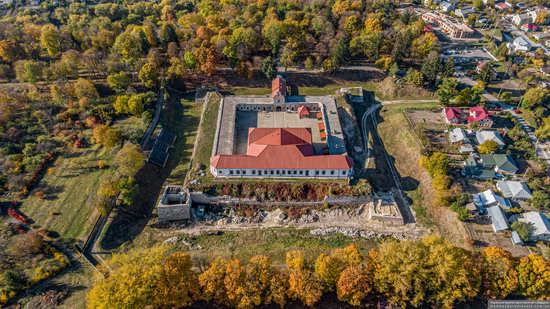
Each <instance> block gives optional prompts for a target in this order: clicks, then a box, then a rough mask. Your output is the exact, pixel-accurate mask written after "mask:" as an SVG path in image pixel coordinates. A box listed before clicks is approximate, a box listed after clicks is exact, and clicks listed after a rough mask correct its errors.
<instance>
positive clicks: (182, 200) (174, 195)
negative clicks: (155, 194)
mask: <svg viewBox="0 0 550 309" xmlns="http://www.w3.org/2000/svg"><path fill="white" fill-rule="evenodd" d="M191 204H192V199H191V195H190V194H189V191H188V190H187V189H186V188H184V187H181V186H167V187H166V189H165V190H164V193H163V194H162V197H161V198H160V201H159V203H158V205H157V214H158V220H159V222H166V221H176V220H190V219H191Z"/></svg>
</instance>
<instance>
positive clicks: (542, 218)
mask: <svg viewBox="0 0 550 309" xmlns="http://www.w3.org/2000/svg"><path fill="white" fill-rule="evenodd" d="M518 221H520V222H525V223H528V224H530V225H531V226H532V227H533V230H532V231H531V235H530V237H529V238H530V239H531V240H533V241H539V240H545V241H550V222H549V221H548V218H547V217H546V215H544V214H543V213H542V212H538V211H530V212H526V213H524V214H523V216H522V218H519V219H518Z"/></svg>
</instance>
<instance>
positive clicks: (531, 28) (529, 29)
mask: <svg viewBox="0 0 550 309" xmlns="http://www.w3.org/2000/svg"><path fill="white" fill-rule="evenodd" d="M538 29H539V27H538V26H537V25H535V24H532V23H525V24H523V25H521V30H523V31H525V32H534V31H537V30H538Z"/></svg>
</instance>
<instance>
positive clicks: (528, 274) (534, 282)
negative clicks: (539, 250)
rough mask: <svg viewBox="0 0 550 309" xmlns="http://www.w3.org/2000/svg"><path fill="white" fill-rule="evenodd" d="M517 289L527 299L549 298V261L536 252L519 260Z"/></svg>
mask: <svg viewBox="0 0 550 309" xmlns="http://www.w3.org/2000/svg"><path fill="white" fill-rule="evenodd" d="M518 274H519V289H520V292H521V294H522V295H524V296H525V297H527V298H529V299H536V300H550V289H548V287H549V286H550V263H549V262H548V261H547V260H545V259H544V257H542V256H540V255H536V254H529V255H528V256H524V257H523V258H521V260H520V261H519V265H518Z"/></svg>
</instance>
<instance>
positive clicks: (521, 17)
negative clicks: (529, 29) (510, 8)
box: [512, 13, 533, 27]
mask: <svg viewBox="0 0 550 309" xmlns="http://www.w3.org/2000/svg"><path fill="white" fill-rule="evenodd" d="M532 22H533V17H532V16H531V15H529V14H528V13H525V14H516V15H514V17H512V24H514V25H516V26H517V27H519V26H521V25H523V24H527V23H532Z"/></svg>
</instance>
